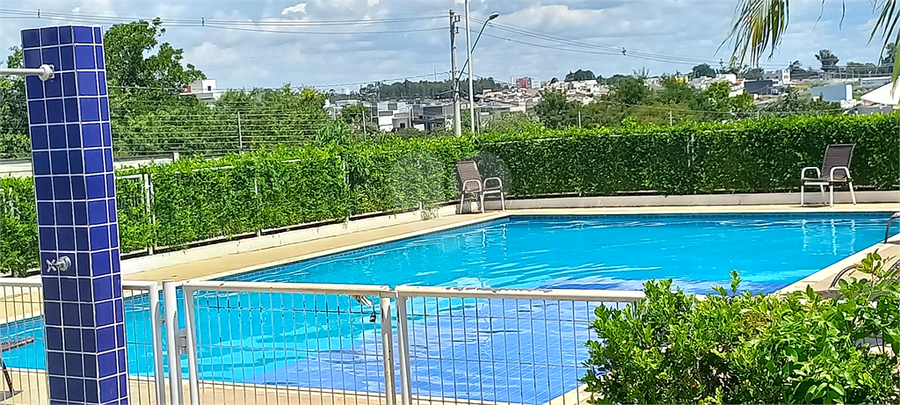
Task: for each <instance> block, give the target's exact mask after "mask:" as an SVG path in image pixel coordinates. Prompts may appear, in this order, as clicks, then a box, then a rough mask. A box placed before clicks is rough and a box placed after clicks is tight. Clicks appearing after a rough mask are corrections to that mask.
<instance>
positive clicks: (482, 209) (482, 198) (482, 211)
mask: <svg viewBox="0 0 900 405" xmlns="http://www.w3.org/2000/svg"><path fill="white" fill-rule="evenodd" d="M481 213H482V214H484V193H481Z"/></svg>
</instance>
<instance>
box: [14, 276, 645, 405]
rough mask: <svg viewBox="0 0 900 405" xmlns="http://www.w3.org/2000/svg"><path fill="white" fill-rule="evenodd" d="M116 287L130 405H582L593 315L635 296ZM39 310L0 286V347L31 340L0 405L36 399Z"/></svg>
mask: <svg viewBox="0 0 900 405" xmlns="http://www.w3.org/2000/svg"><path fill="white" fill-rule="evenodd" d="M123 284H124V285H123V290H124V293H125V294H124V295H125V297H126V301H125V315H124V317H125V324H126V331H125V332H126V343H127V355H128V372H129V375H130V376H131V378H130V387H131V388H130V389H131V391H130V397H131V402H132V403H140V404H145V403H146V404H165V403H167V402H168V403H172V404H179V403H191V404H201V403H203V404H216V403H242V404H273V403H274V404H280V403H332V404H372V405H375V404H378V405H395V404H403V405H412V404H450V403H453V404H475V403H478V404H489V403H490V404H494V403H504V404H535V405H543V404H553V405H568V404H573V405H574V404H582V403H585V402H586V401H587V400H588V399H589V398H590V397H589V394H587V393H585V392H584V390H583V388H584V387H583V386H582V384H581V382H580V378H581V377H583V376H584V375H585V370H584V366H583V364H584V362H585V360H587V358H588V353H587V349H586V346H585V343H586V342H587V341H588V340H591V339H594V338H595V337H594V336H593V335H592V332H591V328H590V323H591V322H592V320H593V319H594V310H595V309H596V308H597V307H598V306H601V305H605V306H611V307H615V308H622V307H624V306H627V305H630V304H631V303H633V302H634V301H637V300H639V299H641V298H643V296H644V295H643V293H642V292H639V291H596V290H513V289H496V290H492V289H470V288H444V287H409V286H400V287H396V288H394V289H391V288H388V287H386V286H366V285H340V284H296V283H256V282H219V281H197V282H187V283H185V284H183V285H182V286H181V289H180V290H178V289H176V285H175V284H174V283H168V282H167V283H163V289H162V290H163V291H162V297H163V299H162V301H160V300H159V297H160V290H159V288H158V286H157V284H156V283H152V282H151V283H139V282H124V283H123ZM160 304H162V307H164V308H165V316H161V305H160ZM42 311H43V300H42V296H41V283H40V281H39V280H35V279H28V280H2V281H0V316H2V317H3V318H2V320H0V336H2V339H0V340H2V341H14V340H16V341H29V340H30V341H29V342H28V343H27V344H24V345H22V346H21V347H17V348H14V349H12V350H8V351H5V352H3V353H2V355H3V357H2V358H3V360H4V362H5V364H6V365H7V366H8V371H9V373H10V375H11V377H12V380H13V384H14V387H15V391H14V392H13V393H12V394H11V395H10V394H6V395H7V397H3V398H4V399H5V401H3V400H0V401H2V402H3V403H14V404H27V403H43V402H46V401H47V400H48V396H49V394H48V391H47V375H46V371H45V370H46V369H47V367H46V364H45V362H46V360H45V359H46V358H47V355H46V350H47V348H46V343H45V342H46V340H45V339H44V333H45V332H44V326H43V318H42ZM163 331H164V332H165V335H166V340H165V341H163V338H162V337H163ZM173 370H174V372H172V371H173ZM166 377H168V379H167V378H166ZM0 383H2V382H0ZM2 392H4V391H0V395H4V394H3V393H2ZM166 398H170V399H169V400H166Z"/></svg>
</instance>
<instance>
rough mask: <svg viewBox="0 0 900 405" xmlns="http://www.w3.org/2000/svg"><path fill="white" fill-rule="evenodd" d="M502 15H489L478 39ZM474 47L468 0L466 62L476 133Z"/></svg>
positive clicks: (467, 1)
mask: <svg viewBox="0 0 900 405" xmlns="http://www.w3.org/2000/svg"><path fill="white" fill-rule="evenodd" d="M499 16H500V13H498V12H496V11H495V12H493V13H491V15H490V16H489V17H488V19H487V20H485V21H484V24H483V25H482V26H481V31H479V32H478V39H481V34H482V33H483V32H484V27H486V26H487V23H488V22H489V21H491V20H493V19H495V18H497V17H499ZM478 39H476V40H475V45H478ZM473 50H474V47H473V46H472V24H471V21H470V20H469V0H466V52H467V53H468V57H467V60H466V63H468V64H469V121H470V123H471V126H472V133H475V84H474V82H473V76H472V51H473ZM463 69H465V68H463Z"/></svg>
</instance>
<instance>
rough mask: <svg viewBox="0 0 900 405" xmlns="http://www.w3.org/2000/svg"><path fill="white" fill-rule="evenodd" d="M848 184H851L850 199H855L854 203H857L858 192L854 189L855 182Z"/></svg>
mask: <svg viewBox="0 0 900 405" xmlns="http://www.w3.org/2000/svg"><path fill="white" fill-rule="evenodd" d="M847 184H849V185H850V199H852V200H853V205H856V193H855V192H854V191H853V182H852V181H851V182H848V183H847Z"/></svg>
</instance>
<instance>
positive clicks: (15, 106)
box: [0, 47, 31, 158]
mask: <svg viewBox="0 0 900 405" xmlns="http://www.w3.org/2000/svg"><path fill="white" fill-rule="evenodd" d="M9 50H10V51H11V52H12V53H11V54H10V55H9V56H8V57H7V58H6V67H9V68H21V67H24V62H23V57H22V49H21V48H18V47H12V48H10V49H9ZM30 153H31V143H30V142H29V140H28V115H27V112H26V110H25V78H23V77H20V76H9V77H2V78H0V157H2V158H23V157H28V156H29V155H30Z"/></svg>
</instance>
